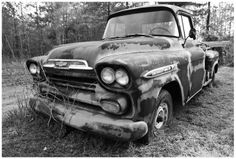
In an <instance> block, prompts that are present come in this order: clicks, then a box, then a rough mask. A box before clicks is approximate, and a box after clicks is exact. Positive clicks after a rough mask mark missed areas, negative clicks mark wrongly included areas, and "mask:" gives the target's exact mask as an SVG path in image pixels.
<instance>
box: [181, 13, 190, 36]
mask: <svg viewBox="0 0 236 159" xmlns="http://www.w3.org/2000/svg"><path fill="white" fill-rule="evenodd" d="M182 19H183V26H184V34H185V37H187V36H188V35H189V31H190V30H191V23H190V19H189V17H186V16H182Z"/></svg>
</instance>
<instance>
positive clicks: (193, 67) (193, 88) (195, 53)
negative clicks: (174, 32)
mask: <svg viewBox="0 0 236 159" xmlns="http://www.w3.org/2000/svg"><path fill="white" fill-rule="evenodd" d="M178 20H179V23H180V27H181V32H182V37H183V40H184V39H186V38H187V37H188V36H189V31H190V30H191V28H193V24H192V21H191V17H190V16H189V15H187V14H179V15H178ZM184 49H185V50H186V51H187V53H188V54H189V55H188V56H189V60H188V62H189V64H188V74H189V75H188V76H189V93H188V97H189V98H190V97H192V96H193V95H194V94H196V93H197V92H198V91H199V90H201V88H202V86H203V83H204V78H205V77H204V75H205V52H204V51H203V50H202V49H201V48H199V47H197V46H196V40H194V39H192V38H190V37H188V39H187V41H186V43H185V45H184Z"/></svg>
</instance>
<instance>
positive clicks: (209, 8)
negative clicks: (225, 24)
mask: <svg viewBox="0 0 236 159" xmlns="http://www.w3.org/2000/svg"><path fill="white" fill-rule="evenodd" d="M207 12H208V14H207V20H206V33H207V34H208V33H209V28H210V14H211V2H208V9H207Z"/></svg>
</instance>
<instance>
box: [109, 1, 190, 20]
mask: <svg viewBox="0 0 236 159" xmlns="http://www.w3.org/2000/svg"><path fill="white" fill-rule="evenodd" d="M157 9H168V10H171V11H172V12H174V13H175V14H176V13H177V12H179V11H181V12H185V13H187V14H190V15H192V12H191V11H190V10H187V9H184V8H181V7H178V6H175V5H162V4H161V5H150V6H142V7H135V8H129V9H124V10H121V11H117V12H114V13H112V14H111V15H110V16H109V17H108V20H109V19H110V18H112V17H116V16H122V15H126V14H132V13H138V12H145V11H155V10H157Z"/></svg>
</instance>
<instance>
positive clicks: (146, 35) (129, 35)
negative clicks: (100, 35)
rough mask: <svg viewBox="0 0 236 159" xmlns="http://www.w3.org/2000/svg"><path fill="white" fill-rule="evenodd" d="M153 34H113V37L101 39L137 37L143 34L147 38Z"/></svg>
mask: <svg viewBox="0 0 236 159" xmlns="http://www.w3.org/2000/svg"><path fill="white" fill-rule="evenodd" d="M153 35H154V34H153ZM153 35H150V34H140V33H138V34H128V35H125V36H114V37H109V38H104V39H103V40H106V39H118V38H127V37H137V36H145V37H149V38H154V36H155V35H154V36H153Z"/></svg>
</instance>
